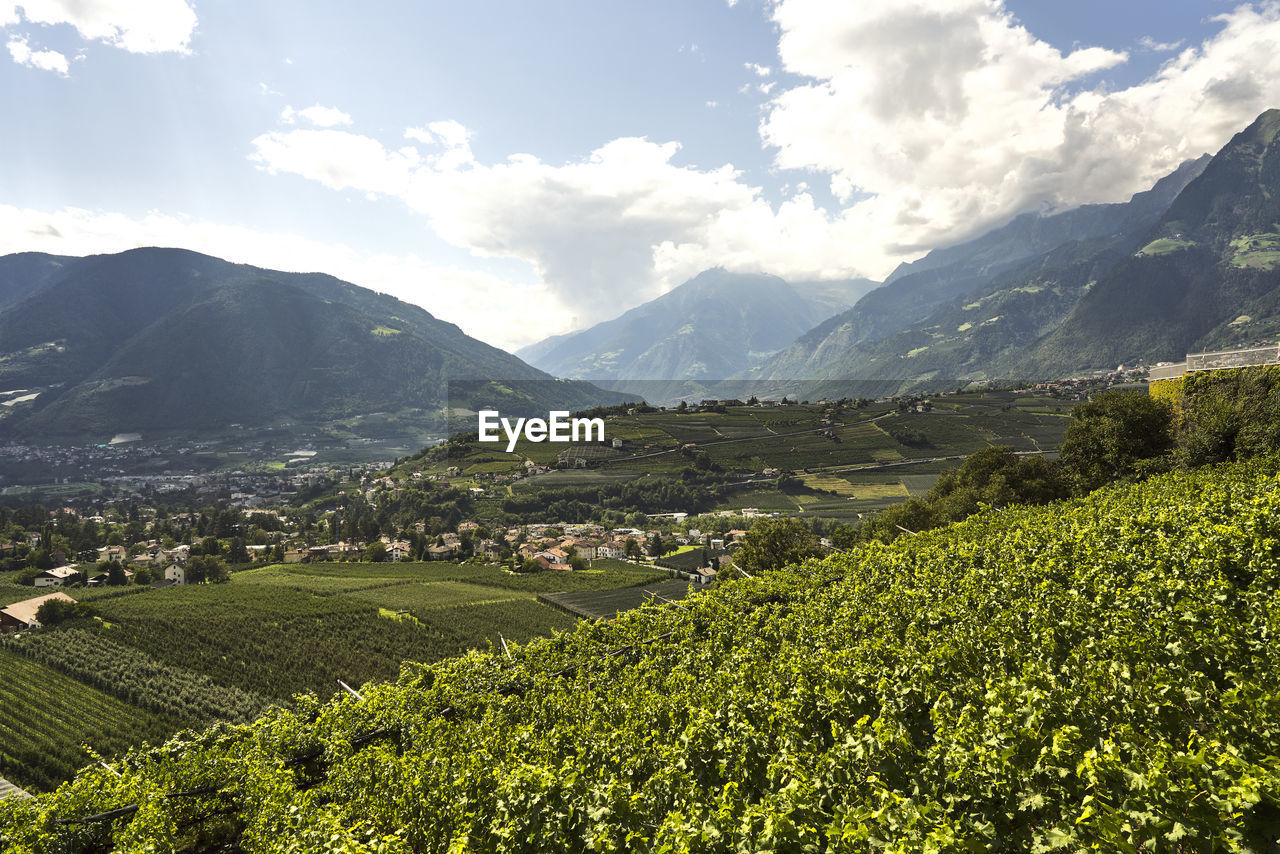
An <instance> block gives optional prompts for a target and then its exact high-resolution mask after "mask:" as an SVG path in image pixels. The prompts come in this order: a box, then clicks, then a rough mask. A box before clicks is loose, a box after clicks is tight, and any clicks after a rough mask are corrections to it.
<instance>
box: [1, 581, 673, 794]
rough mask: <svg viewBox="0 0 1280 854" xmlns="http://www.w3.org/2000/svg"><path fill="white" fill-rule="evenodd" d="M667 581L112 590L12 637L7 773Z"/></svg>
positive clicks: (152, 736) (566, 616)
mask: <svg viewBox="0 0 1280 854" xmlns="http://www.w3.org/2000/svg"><path fill="white" fill-rule="evenodd" d="M668 578H669V574H668V573H666V572H663V571H655V570H652V569H647V568H644V567H638V566H633V565H631V564H628V563H624V562H621V561H597V562H596V568H594V569H592V570H588V571H583V572H577V573H550V572H544V573H538V574H535V575H528V576H523V575H515V574H512V573H509V572H506V571H503V570H501V569H498V568H496V567H490V566H477V565H461V564H449V563H419V564H406V563H383V564H369V563H359V564H356V563H352V564H347V563H334V564H295V565H289V566H282V565H276V566H267V567H263V568H260V569H252V570H246V571H243V572H237V573H234V574H233V575H232V576H231V580H230V581H229V582H228V583H226V584H204V585H192V586H187V587H170V588H166V589H160V590H150V589H143V590H135V589H134V588H127V589H128V590H129V593H128V594H127V595H121V594H119V593H117V594H116V595H112V596H98V597H97V598H93V599H90V600H89V601H91V602H92V604H93V607H94V609H95V612H96V617H95V618H93V619H82V620H76V621H73V622H72V623H68V624H65V625H63V626H59V627H56V628H50V629H46V630H44V631H40V632H28V633H25V634H24V635H22V636H19V637H17V638H13V637H10V638H8V639H6V640H5V641H3V646H2V647H0V698H2V699H3V702H0V733H2V734H3V737H0V776H3V777H6V778H8V779H10V780H12V781H13V782H14V783H17V784H18V785H21V786H23V787H24V788H27V789H29V790H33V791H39V790H44V789H49V788H52V787H53V786H55V785H56V784H57V783H58V782H60V781H61V780H63V779H65V778H67V777H69V776H70V775H71V774H72V773H74V771H75V770H76V769H77V768H79V767H81V766H82V765H84V764H86V763H87V762H89V761H90V759H91V757H90V754H89V753H87V752H86V751H85V750H84V749H83V747H82V745H86V744H87V745H88V746H89V747H90V748H92V749H93V750H95V751H97V752H98V753H100V754H102V755H104V756H113V755H115V754H117V753H119V752H120V751H122V750H124V749H126V748H128V747H131V746H133V745H136V744H139V743H142V742H144V741H145V742H155V741H157V740H161V739H163V738H165V737H167V736H168V735H170V734H171V733H173V732H175V731H177V730H179V729H182V728H186V727H205V726H208V725H210V724H212V723H215V722H217V721H225V722H229V723H245V722H248V721H251V720H254V719H255V718H257V717H258V716H260V715H261V714H262V713H263V712H265V711H266V710H267V709H268V708H270V707H271V706H273V705H282V706H287V705H288V704H289V703H290V702H291V701H292V699H293V697H294V695H296V694H303V693H313V694H315V695H317V696H319V697H321V698H327V697H329V696H331V695H332V694H333V693H335V692H336V691H339V690H341V689H340V688H339V686H338V680H339V679H341V680H342V681H344V682H346V683H347V684H348V685H352V686H359V685H361V684H363V683H366V682H369V681H386V680H394V679H395V678H396V677H397V675H398V674H399V672H400V667H401V663H402V662H405V661H413V662H433V661H439V660H440V659H443V658H447V657H449V656H454V655H458V654H461V653H464V652H466V651H467V650H470V649H488V648H490V647H491V646H492V645H500V643H501V641H500V639H499V635H501V636H502V637H503V638H505V639H506V640H507V641H508V642H509V643H524V642H527V641H528V640H530V639H531V638H534V637H538V636H541V635H547V634H550V633H551V632H553V631H556V630H567V629H570V628H572V627H573V624H574V622H575V617H574V616H573V615H572V614H571V613H570V612H568V611H566V610H564V609H562V608H559V607H555V606H553V605H551V604H548V603H546V602H543V601H540V600H539V598H538V596H539V594H541V593H550V592H577V593H584V592H594V593H595V594H597V595H600V594H602V593H603V594H608V592H609V591H612V590H615V589H617V588H628V587H633V586H635V585H643V584H649V583H653V582H661V581H666V580H668ZM19 589H20V590H24V591H26V593H25V596H15V597H12V598H15V599H16V598H29V597H30V596H31V595H33V591H32V589H31V588H30V587H24V588H19ZM84 592H85V591H81V590H75V591H72V594H73V595H75V596H76V597H77V598H82V597H81V596H80V594H82V593H84ZM90 592H92V593H98V592H99V591H90ZM635 599H636V602H637V603H638V602H639V597H635Z"/></svg>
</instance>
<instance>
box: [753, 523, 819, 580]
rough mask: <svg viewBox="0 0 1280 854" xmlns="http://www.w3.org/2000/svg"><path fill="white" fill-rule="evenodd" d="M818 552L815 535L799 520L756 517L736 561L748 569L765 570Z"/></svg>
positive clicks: (816, 554) (787, 564)
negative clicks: (757, 518)
mask: <svg viewBox="0 0 1280 854" xmlns="http://www.w3.org/2000/svg"><path fill="white" fill-rule="evenodd" d="M821 555H822V546H820V545H819V544H818V538H817V537H815V536H814V535H813V532H812V531H810V530H809V527H808V526H807V525H805V523H804V522H801V521H800V520H799V519H759V520H757V521H756V523H755V524H754V525H752V526H751V530H750V531H748V532H747V535H746V536H745V537H744V538H743V540H742V549H741V550H740V551H739V552H738V555H737V558H736V561H737V564H738V565H739V566H741V567H742V568H744V569H746V570H749V571H751V572H764V571H767V570H771V569H781V568H782V567H784V566H790V565H791V564H796V563H800V562H801V561H803V560H805V559H806V558H811V557H819V556H821Z"/></svg>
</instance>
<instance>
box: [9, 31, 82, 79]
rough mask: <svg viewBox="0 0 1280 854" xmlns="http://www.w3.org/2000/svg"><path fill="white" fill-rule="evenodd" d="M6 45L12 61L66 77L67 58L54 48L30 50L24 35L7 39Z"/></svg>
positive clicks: (67, 68) (68, 66) (68, 67)
mask: <svg viewBox="0 0 1280 854" xmlns="http://www.w3.org/2000/svg"><path fill="white" fill-rule="evenodd" d="M6 47H8V48H9V56H11V57H13V61H14V62H16V63H18V64H19V65H26V66H30V67H31V68H38V69H40V70H41V71H52V72H53V73H55V74H60V75H62V76H63V77H66V76H67V74H68V71H69V69H70V65H69V64H68V62H67V58H66V57H65V56H64V55H62V54H61V53H58V52H57V51H56V50H32V49H31V46H30V45H29V44H27V39H26V37H17V36H15V37H13V38H11V39H9V42H8V44H7V45H6Z"/></svg>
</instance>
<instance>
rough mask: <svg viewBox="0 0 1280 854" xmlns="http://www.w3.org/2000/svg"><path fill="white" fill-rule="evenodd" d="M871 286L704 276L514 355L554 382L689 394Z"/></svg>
mask: <svg viewBox="0 0 1280 854" xmlns="http://www.w3.org/2000/svg"><path fill="white" fill-rule="evenodd" d="M876 285H877V283H876V282H873V281H870V280H868V279H854V280H847V281H836V282H803V283H788V282H785V281H783V280H782V279H780V278H778V277H777V276H767V275H751V274H742V273H729V272H726V271H725V270H722V269H713V270H707V271H705V272H703V273H701V274H699V275H698V276H696V277H694V278H692V279H690V280H689V281H687V282H685V283H684V284H682V285H680V286H679V287H676V288H674V289H673V290H671V291H668V292H667V293H665V294H663V295H662V296H660V297H658V298H657V299H654V300H652V301H650V302H647V303H645V304H643V305H641V306H639V307H637V308H633V309H631V310H630V311H628V312H626V313H624V314H622V315H621V316H619V317H617V318H614V319H613V320H608V321H605V322H603V323H598V324H596V325H595V326H592V327H591V328H589V329H586V330H584V331H581V332H576V333H570V334H568V335H558V336H553V337H551V338H548V339H545V340H543V341H540V342H538V343H537V344H534V345H532V346H529V347H525V348H524V349H521V350H517V351H516V355H518V356H519V357H520V358H522V359H525V360H526V361H528V362H529V363H530V364H533V365H537V366H538V367H540V368H541V369H543V370H545V371H547V372H549V373H552V374H555V375H556V376H563V377H572V378H575V379H583V378H586V377H590V378H591V381H592V382H594V383H598V384H600V385H603V386H605V387H608V388H614V389H623V390H627V391H630V392H632V393H635V394H638V395H640V396H642V397H645V398H647V399H650V400H667V399H671V398H674V397H681V396H687V395H696V394H697V393H698V390H699V389H700V388H702V385H703V384H704V383H707V382H716V381H719V380H722V379H724V378H725V377H729V376H733V375H734V374H737V373H739V372H740V371H743V370H746V369H747V368H750V367H751V366H753V365H755V364H758V363H759V362H760V360H761V359H764V358H766V357H768V356H770V355H772V354H773V353H776V352H778V351H779V350H781V349H783V348H785V347H787V346H788V345H789V344H791V342H792V341H794V340H795V339H796V337H797V336H798V335H801V334H803V333H804V332H805V331H806V330H808V329H811V328H812V327H813V326H814V325H815V324H817V323H819V322H821V321H822V320H824V319H825V318H827V317H830V316H831V315H832V314H835V313H837V312H839V311H843V310H844V309H846V308H848V307H849V306H851V305H853V304H854V303H855V302H857V300H858V298H859V297H861V296H862V295H863V294H865V293H866V292H867V291H869V290H871V289H872V288H874V287H875V286H876Z"/></svg>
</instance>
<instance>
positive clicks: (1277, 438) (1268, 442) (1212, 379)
mask: <svg viewBox="0 0 1280 854" xmlns="http://www.w3.org/2000/svg"><path fill="white" fill-rule="evenodd" d="M1179 416H1180V417H1179V420H1178V428H1177V439H1178V457H1179V459H1180V460H1181V461H1182V462H1183V463H1184V464H1186V465H1189V466H1199V465H1205V464H1207V463H1215V462H1221V461H1223V460H1230V459H1248V458H1249V457H1254V456H1259V455H1262V454H1269V453H1274V452H1276V451H1277V450H1280V367H1275V366H1258V367H1250V368H1234V369H1231V370H1223V371H1206V372H1203V373H1195V374H1190V375H1188V376H1187V377H1185V378H1184V379H1183V383H1182V400H1181V408H1180V412H1179Z"/></svg>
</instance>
